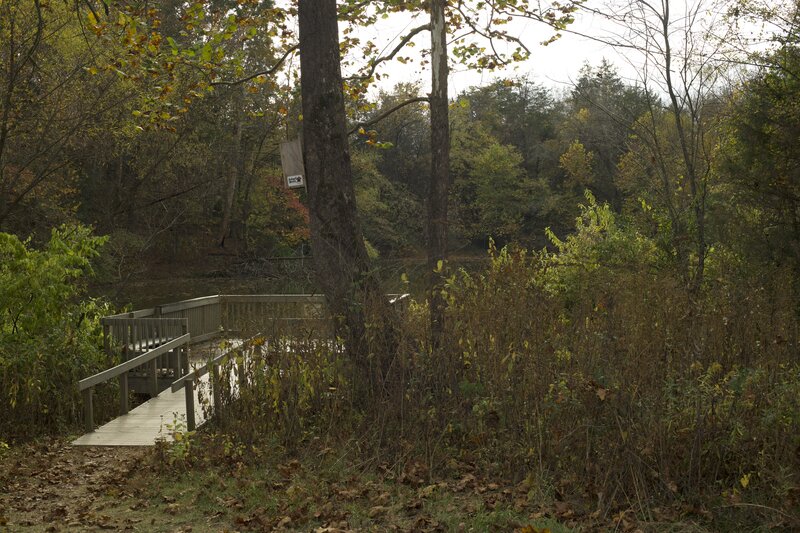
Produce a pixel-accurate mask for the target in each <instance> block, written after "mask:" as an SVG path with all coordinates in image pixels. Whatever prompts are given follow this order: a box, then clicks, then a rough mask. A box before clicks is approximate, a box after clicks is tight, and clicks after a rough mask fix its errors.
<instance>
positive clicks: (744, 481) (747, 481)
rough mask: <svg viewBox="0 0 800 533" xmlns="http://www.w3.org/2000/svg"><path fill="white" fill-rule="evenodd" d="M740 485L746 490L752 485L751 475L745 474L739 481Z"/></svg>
mask: <svg viewBox="0 0 800 533" xmlns="http://www.w3.org/2000/svg"><path fill="white" fill-rule="evenodd" d="M739 483H741V484H742V488H743V489H746V488H747V485H749V484H750V474H745V475H743V476H742V479H740V480H739Z"/></svg>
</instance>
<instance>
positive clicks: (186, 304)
mask: <svg viewBox="0 0 800 533" xmlns="http://www.w3.org/2000/svg"><path fill="white" fill-rule="evenodd" d="M220 298H221V297H220V295H218V294H215V295H213V296H201V297H200V298H192V299H191V300H182V301H180V302H174V303H170V304H165V305H160V306H158V307H157V309H159V310H160V311H161V314H162V315H163V314H165V313H175V312H177V311H186V310H187V309H194V308H195V307H203V306H205V305H210V304H217V303H220Z"/></svg>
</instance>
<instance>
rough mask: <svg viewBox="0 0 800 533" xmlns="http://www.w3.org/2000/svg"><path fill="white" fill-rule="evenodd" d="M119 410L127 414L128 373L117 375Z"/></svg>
mask: <svg viewBox="0 0 800 533" xmlns="http://www.w3.org/2000/svg"><path fill="white" fill-rule="evenodd" d="M119 410H120V413H122V414H123V415H127V414H128V373H127V372H123V373H122V374H120V375H119Z"/></svg>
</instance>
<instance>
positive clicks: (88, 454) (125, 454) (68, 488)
mask: <svg viewBox="0 0 800 533" xmlns="http://www.w3.org/2000/svg"><path fill="white" fill-rule="evenodd" d="M145 453H146V450H145V449H144V448H127V447H113V448H112V447H107V448H92V447H76V446H69V445H67V444H65V443H64V442H51V443H47V444H40V445H34V446H27V447H25V448H18V449H15V450H13V451H12V452H10V453H9V454H8V455H6V456H5V457H3V458H2V461H0V531H96V530H125V529H132V528H133V526H134V523H133V521H131V523H122V522H119V521H118V520H115V519H114V518H112V517H111V516H109V515H106V514H104V513H103V511H104V509H105V508H106V507H107V506H108V505H109V501H114V500H116V501H117V502H119V500H120V499H127V498H132V497H133V493H132V491H131V489H130V487H129V486H128V484H127V483H126V481H127V480H128V479H130V477H131V474H132V472H133V471H134V470H135V469H136V467H137V465H139V464H141V462H142V461H143V459H144V457H145Z"/></svg>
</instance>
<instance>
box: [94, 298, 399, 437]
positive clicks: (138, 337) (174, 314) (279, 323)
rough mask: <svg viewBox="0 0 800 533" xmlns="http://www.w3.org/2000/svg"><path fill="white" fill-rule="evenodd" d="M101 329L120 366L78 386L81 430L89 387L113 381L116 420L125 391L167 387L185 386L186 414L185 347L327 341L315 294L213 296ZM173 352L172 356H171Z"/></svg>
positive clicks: (327, 320) (135, 314)
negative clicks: (257, 340)
mask: <svg viewBox="0 0 800 533" xmlns="http://www.w3.org/2000/svg"><path fill="white" fill-rule="evenodd" d="M389 298H390V303H391V304H392V305H393V306H394V307H395V308H398V309H403V308H404V307H405V305H406V303H407V302H408V295H407V294H402V295H389ZM101 323H102V325H103V333H104V345H105V350H106V353H107V354H108V355H109V356H110V357H114V356H116V354H117V353H120V352H121V360H122V362H121V364H119V365H117V366H115V367H114V368H112V369H109V370H106V371H105V372H101V373H100V374H97V375H95V376H92V377H90V378H87V379H85V380H82V381H81V382H80V387H81V391H83V392H84V404H85V406H86V407H85V409H87V411H86V420H87V422H86V423H87V428H89V427H90V426H93V424H94V423H93V417H92V391H93V387H94V385H96V384H98V383H102V382H103V381H107V380H109V379H112V378H114V377H118V378H119V383H120V411H121V413H122V414H125V413H127V412H128V396H129V394H128V392H129V385H132V387H133V388H134V389H135V390H136V391H137V392H149V393H150V395H151V396H157V395H158V394H159V392H161V391H162V390H164V389H166V388H169V387H170V384H172V389H173V392H176V391H177V388H176V387H178V388H180V386H185V387H187V393H186V394H187V404H186V405H187V411H188V410H189V409H193V407H194V404H193V402H190V401H189V396H188V395H189V392H190V388H192V387H193V386H194V381H195V378H197V377H199V376H200V375H202V373H200V374H197V373H195V372H193V373H192V376H193V377H192V378H191V379H189V377H188V376H187V374H188V372H189V367H188V349H187V348H188V345H189V343H190V342H191V343H197V342H202V341H204V340H208V339H211V338H213V337H215V336H218V335H230V336H235V337H238V338H244V337H249V336H252V335H253V334H255V333H256V332H258V333H259V334H262V333H263V334H265V335H267V336H273V335H276V334H287V333H299V332H302V333H303V334H304V335H308V334H311V335H312V336H317V337H327V336H328V335H329V334H330V333H331V332H332V320H331V317H330V314H329V312H328V309H327V306H326V304H325V297H324V296H323V295H318V294H254V295H235V294H218V295H213V296H204V297H201V298H194V299H191V300H183V301H180V302H175V303H170V304H165V305H160V306H157V307H153V308H150V309H140V310H137V311H131V312H128V313H121V314H118V315H112V316H107V317H104V318H103V319H102V320H101ZM178 341H180V342H178ZM176 343H177V344H176ZM175 347H178V350H174V348H175ZM223 355H224V354H223ZM222 358H223V356H220V357H219V358H217V359H216V360H218V361H219V360H222ZM217 366H218V365H216V364H211V365H210V366H209V367H208V368H211V369H212V370H213V369H214V368H216V367H217ZM101 378H102V379H101ZM176 380H177V381H176ZM176 383H179V385H175V384H176ZM141 389H144V390H141ZM192 425H193V424H192ZM90 431H91V430H90Z"/></svg>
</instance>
